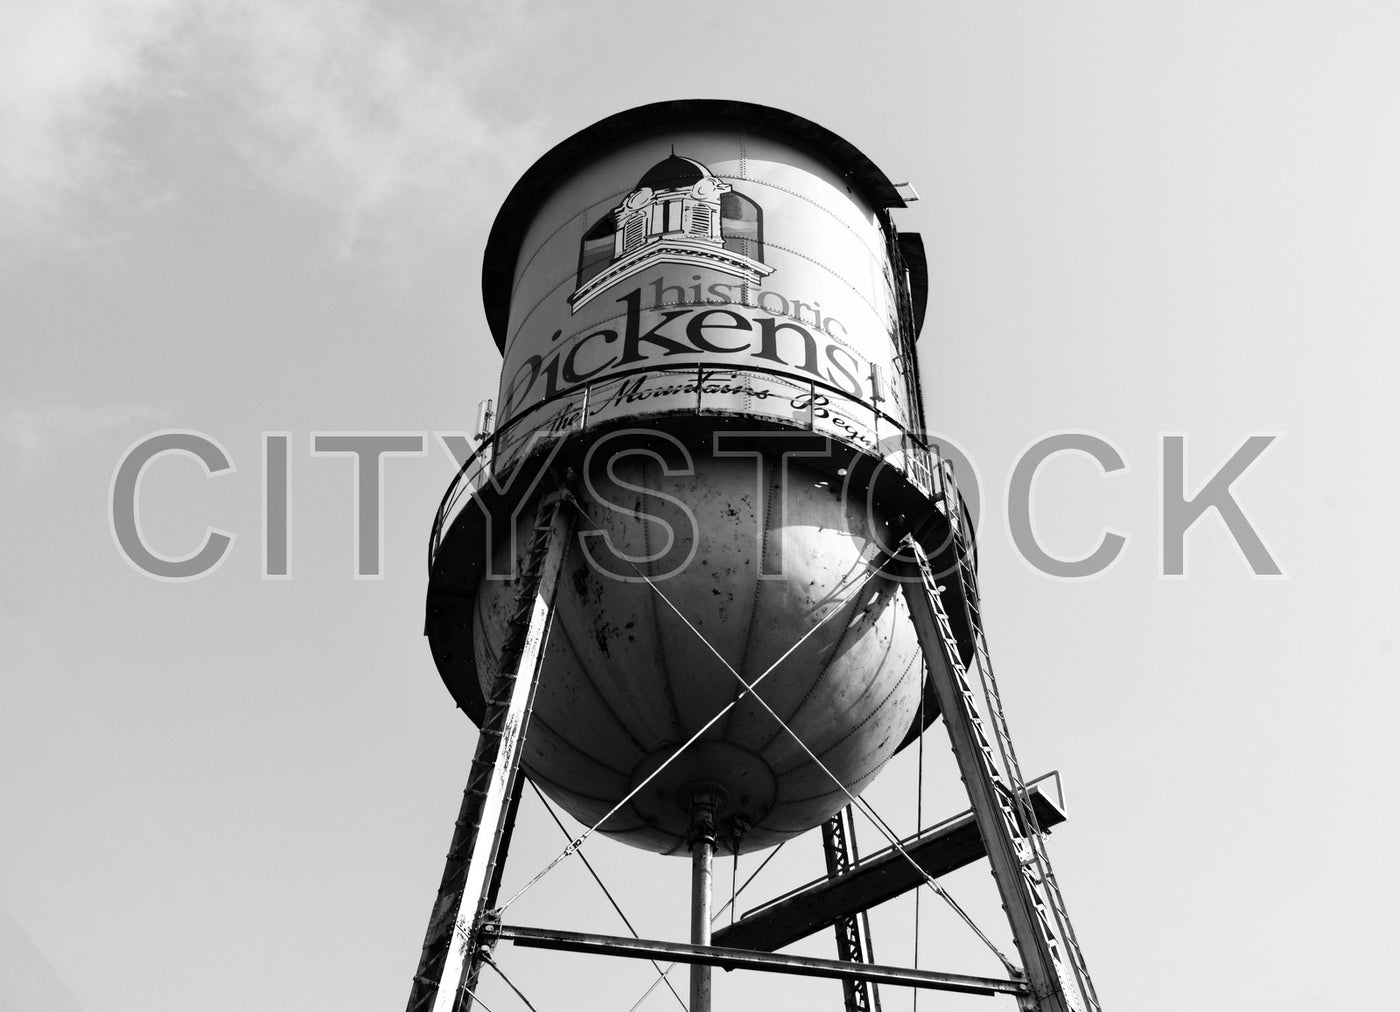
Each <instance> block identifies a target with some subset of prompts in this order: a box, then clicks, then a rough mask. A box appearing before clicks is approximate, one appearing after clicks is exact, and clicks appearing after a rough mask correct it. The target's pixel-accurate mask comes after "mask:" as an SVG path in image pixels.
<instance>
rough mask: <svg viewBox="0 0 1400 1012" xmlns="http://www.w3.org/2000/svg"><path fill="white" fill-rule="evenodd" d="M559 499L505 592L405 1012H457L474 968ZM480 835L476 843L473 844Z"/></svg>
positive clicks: (541, 616)
mask: <svg viewBox="0 0 1400 1012" xmlns="http://www.w3.org/2000/svg"><path fill="white" fill-rule="evenodd" d="M566 495H567V493H563V492H560V493H555V494H552V495H548V496H546V497H545V498H544V499H543V500H541V502H540V505H539V508H538V510H537V511H536V513H535V527H534V530H533V532H532V533H531V536H530V544H529V547H528V548H527V549H526V552H525V566H524V570H523V572H522V573H521V576H520V581H519V585H518V586H517V588H516V593H515V611H514V613H513V615H512V616H511V620H510V625H509V627H508V632H507V634H506V639H505V643H504V644H503V646H502V649H501V657H500V664H499V668H498V670H499V674H498V676H497V678H496V681H495V683H494V684H493V685H492V686H491V693H490V697H489V699H488V700H487V703H486V713H485V716H484V717H483V719H482V722H481V732H480V735H479V736H478V738H477V743H476V752H475V755H474V756H473V757H472V765H471V772H470V773H469V774H468V777H467V786H466V790H465V791H464V792H463V794H462V807H461V810H460V811H459V813H458V815H457V821H456V824H455V826H454V828H453V831H452V844H451V846H450V847H449V848H448V852H447V863H446V866H445V867H444V868H443V873H442V883H441V884H440V885H439V886H438V894H437V900H436V901H435V902H434V904H433V912H432V915H431V917H430V918H429V921H428V932H427V937H426V938H425V940H424V942H423V951H422V955H421V957H420V959H419V964H418V972H417V973H416V974H415V975H414V977H413V988H412V990H411V991H410V993H409V999H408V1012H426V1010H429V1009H432V1010H435V1012H444V1010H447V1009H452V1010H453V1012H464V1010H466V1009H469V1008H470V1007H471V994H470V992H471V991H473V990H475V988H476V982H477V974H478V973H479V971H480V969H481V955H480V950H481V943H480V939H479V937H478V930H479V927H480V922H481V919H482V916H483V915H484V914H485V913H486V912H487V911H489V910H490V909H491V908H492V907H493V906H494V905H495V902H496V896H497V893H498V891H499V888H500V872H501V868H502V866H503V864H504V858H505V853H506V849H507V848H508V847H509V845H510V834H511V830H512V828H513V826H514V824H515V811H516V808H517V807H518V805H519V803H520V789H521V787H522V786H523V781H522V780H521V779H520V778H519V776H518V770H519V763H520V746H521V744H522V742H523V741H524V735H525V729H526V726H527V725H528V723H529V718H530V708H531V706H532V705H533V701H534V694H535V683H536V679H537V677H538V673H539V666H540V662H541V660H542V658H543V653H544V639H545V633H546V632H547V630H548V626H549V618H550V615H551V613H552V609H553V600H554V590H555V587H556V586H557V584H558V576H559V570H560V568H561V567H562V563H563V552H564V549H565V548H566V547H567V546H566V542H567V540H568V533H569V531H570V530H572V513H571V512H570V511H569V510H566V509H563V508H562V504H563V503H564V501H565V498H566ZM483 830H484V831H485V834H484V835H483Z"/></svg>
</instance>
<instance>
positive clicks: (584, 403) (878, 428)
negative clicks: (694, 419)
mask: <svg viewBox="0 0 1400 1012" xmlns="http://www.w3.org/2000/svg"><path fill="white" fill-rule="evenodd" d="M668 374H674V375H676V376H677V377H679V378H680V380H681V385H679V386H676V387H673V388H670V389H666V390H662V391H660V392H656V391H648V392H646V395H645V398H643V399H646V398H651V399H655V400H657V401H658V402H660V401H661V399H662V398H663V397H667V398H670V399H669V400H667V401H666V402H665V403H658V404H657V406H656V407H655V408H653V409H650V410H649V409H648V408H647V407H646V406H645V405H640V406H639V405H636V404H632V403H631V400H632V398H633V397H634V396H636V395H637V390H638V388H637V387H636V386H634V387H633V392H632V393H630V394H629V393H628V391H627V384H628V383H629V382H631V381H636V380H641V379H644V378H646V377H656V376H658V375H668ZM691 377H693V379H691ZM754 378H761V380H762V381H763V382H766V383H768V384H770V385H774V386H780V387H783V388H785V392H795V396H793V397H791V398H790V399H789V401H788V405H789V408H790V409H791V410H790V411H784V410H780V409H777V408H769V407H767V406H760V407H754V406H752V404H751V403H746V405H745V406H743V407H736V406H735V404H736V400H737V399H738V398H739V397H740V396H745V397H746V400H747V401H751V400H752V399H753V398H755V397H756V398H757V399H759V400H760V401H763V400H766V399H767V397H768V396H769V395H770V394H771V390H767V389H764V390H758V391H755V389H754V387H753V385H752V380H753V379H754ZM737 380H747V381H749V383H748V385H746V386H738V387H736V386H734V385H733V383H734V381H737ZM689 382H693V383H694V390H693V392H694V395H695V399H694V401H693V402H692V403H687V404H686V405H681V404H679V403H677V401H676V400H675V398H676V397H677V396H678V395H688V394H690V393H691V392H692V391H691V389H690V387H689ZM707 383H710V384H713V383H721V384H722V386H721V387H720V388H719V390H718V391H715V390H711V391H710V396H709V400H708V402H707V394H706V384H707ZM614 387H615V388H618V389H617V392H616V393H613V394H612V395H611V396H612V399H613V402H614V403H620V402H622V401H624V400H626V401H628V404H627V406H626V407H625V408H624V409H623V410H622V411H620V412H619V413H618V414H617V415H615V416H611V417H605V418H602V419H599V421H608V422H611V421H613V420H615V419H617V420H620V419H623V418H626V419H637V420H640V419H645V418H654V417H661V416H666V417H676V416H685V415H697V416H698V415H705V414H709V415H728V416H742V415H752V416H754V417H755V418H767V419H774V420H778V421H782V422H784V423H786V424H789V425H793V427H794V428H796V429H799V430H802V431H812V432H820V433H823V434H825V435H830V436H832V437H833V438H836V439H838V440H841V441H842V442H844V443H846V444H847V445H850V446H853V447H855V448H856V449H859V450H861V451H862V452H867V453H873V454H874V455H876V456H880V457H883V458H885V459H886V460H892V458H898V460H897V461H892V462H893V463H894V465H895V466H896V467H898V468H899V470H900V471H901V472H903V473H904V474H905V475H906V476H907V477H908V478H909V480H910V482H911V483H912V484H913V485H914V486H915V487H917V488H918V489H919V490H920V491H921V492H923V493H924V494H925V495H929V496H931V497H938V496H941V495H942V493H943V487H944V483H945V482H946V481H948V480H949V478H948V477H947V476H945V475H944V474H943V473H942V471H943V467H942V464H943V462H942V461H941V460H940V459H939V457H938V452H937V449H936V447H933V446H931V445H930V444H928V443H926V442H925V441H924V440H923V439H922V438H921V437H920V436H919V435H918V434H917V433H914V432H912V431H910V430H908V429H906V428H905V426H904V424H903V423H902V422H901V421H900V420H899V419H897V418H895V417H894V416H893V415H891V414H889V413H887V412H885V411H882V410H880V408H878V407H877V406H876V405H875V404H873V403H871V402H869V401H864V400H860V399H858V398H855V397H852V396H851V394H850V393H849V391H847V390H844V389H842V388H841V387H838V386H834V385H832V384H830V383H826V382H823V381H821V380H816V379H798V378H797V377H795V376H793V375H792V373H790V372H785V371H782V370H779V369H766V368H762V367H757V366H746V367H744V368H733V367H730V368H724V369H720V368H715V367H712V366H707V365H704V364H686V365H679V364H677V365H669V366H668V365H664V364H657V365H648V366H645V367H640V368H636V369H628V370H624V371H621V372H613V373H610V374H609V375H608V376H607V377H605V378H601V379H598V380H594V381H591V382H589V383H586V384H583V385H580V386H575V387H571V388H569V389H568V390H564V391H561V392H560V393H557V394H554V395H552V396H550V397H546V398H544V399H543V400H540V401H537V402H535V403H534V404H532V405H531V406H530V407H528V408H526V409H524V410H523V411H519V412H517V413H516V414H514V415H512V416H511V417H510V418H508V419H505V420H504V421H502V422H501V423H500V424H499V425H497V427H496V429H495V431H494V432H492V433H491V435H490V436H489V437H488V438H486V439H484V440H482V442H481V444H480V445H479V446H478V447H477V448H476V450H475V451H474V452H473V453H472V454H471V455H470V456H469V457H467V459H466V460H465V461H463V462H462V464H461V466H460V467H459V468H458V470H457V475H456V477H455V478H454V479H453V480H452V483H451V484H450V485H449V486H448V488H447V492H446V493H445V494H444V495H443V498H442V502H441V504H440V505H439V506H438V510H437V515H436V517H435V518H434V520H433V529H432V535H431V538H430V540H429V544H428V565H429V568H431V566H432V562H433V559H434V558H435V557H436V556H437V551H438V548H439V546H440V545H441V543H442V537H443V535H444V534H445V533H446V531H447V528H448V527H449V526H450V525H451V523H452V520H453V519H454V518H455V517H456V515H457V512H458V511H459V509H460V508H461V506H462V505H463V502H464V500H465V499H467V498H469V497H470V496H471V494H473V493H474V492H475V491H476V490H477V489H478V488H480V487H481V486H482V485H483V484H484V483H485V482H487V481H490V480H491V479H492V476H493V472H495V471H496V468H497V462H498V461H502V460H503V459H504V463H503V464H502V466H503V467H504V468H505V472H506V473H509V469H510V467H511V466H513V464H514V462H516V461H518V460H521V459H523V458H524V457H525V456H528V455H529V453H521V452H518V451H520V450H521V448H522V446H523V445H524V441H525V440H527V439H535V438H542V439H546V440H549V439H562V438H566V437H568V436H572V435H576V434H577V433H579V432H583V431H586V430H587V429H588V428H589V427H590V422H589V419H590V417H596V416H598V415H600V414H602V413H603V412H604V410H605V407H606V404H607V401H606V400H605V399H604V397H603V395H604V394H607V393H609V392H610V390H611V388H614ZM687 401H688V397H687ZM600 402H601V404H602V405H603V406H600ZM835 407H840V408H842V409H843V410H844V412H845V413H844V414H837V413H835V412H834V411H833V408H835ZM837 419H844V421H838V420H837ZM828 420H830V422H829V423H828ZM794 423H796V424H794ZM851 423H857V424H859V425H862V426H868V429H867V431H868V433H869V438H868V440H867V439H865V438H857V435H858V433H857V430H856V428H855V427H854V425H852V424H851ZM594 424H597V422H595V423H594ZM843 429H844V430H845V431H846V432H847V433H849V435H843V432H842V430H843ZM882 432H883V433H884V435H882ZM537 434H538V436H537ZM891 437H897V438H898V446H897V447H894V448H891V449H889V450H888V451H887V448H886V446H885V445H884V444H885V443H886V441H888V440H890V439H891Z"/></svg>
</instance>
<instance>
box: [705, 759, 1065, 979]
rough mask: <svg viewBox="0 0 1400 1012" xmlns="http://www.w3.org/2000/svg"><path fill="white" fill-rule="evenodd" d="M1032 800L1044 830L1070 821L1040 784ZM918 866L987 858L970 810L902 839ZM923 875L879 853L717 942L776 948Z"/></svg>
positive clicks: (723, 933) (939, 869) (953, 866)
mask: <svg viewBox="0 0 1400 1012" xmlns="http://www.w3.org/2000/svg"><path fill="white" fill-rule="evenodd" d="M1029 794H1030V798H1031V804H1032V805H1033V806H1034V807H1035V812H1036V815H1037V817H1038V818H1039V820H1040V826H1041V828H1042V829H1047V828H1049V827H1050V826H1056V825H1059V824H1060V823H1062V822H1064V821H1065V813H1064V810H1063V809H1061V808H1060V806H1059V805H1057V804H1056V803H1055V802H1054V800H1052V799H1051V798H1050V797H1049V796H1048V795H1046V794H1045V793H1044V792H1042V791H1041V789H1040V786H1039V785H1038V784H1032V785H1031V786H1030V788H1029ZM900 844H901V846H903V848H904V849H905V850H906V851H907V852H908V853H909V856H910V857H912V858H913V859H914V861H915V863H916V864H918V866H919V867H920V868H922V869H923V870H924V872H925V873H926V874H928V875H930V876H932V877H933V878H938V877H939V876H941V875H946V874H948V873H949V872H951V871H956V870H957V869H958V868H963V867H966V866H967V865H969V864H972V863H973V862H974V861H977V860H979V859H980V858H983V857H986V856H987V849H986V847H984V846H983V845H982V836H981V834H980V833H979V832H978V831H977V821H976V819H975V817H974V816H973V813H972V812H971V811H967V812H963V813H962V814H961V815H955V816H953V818H951V819H948V820H946V821H944V822H942V823H940V824H939V825H937V826H934V827H932V828H930V829H926V830H924V831H922V832H920V833H917V834H915V835H914V836H911V837H908V838H906V839H904V840H901V841H900ZM923 882H924V880H923V878H922V877H920V875H919V873H918V872H917V871H915V870H914V869H913V868H912V867H911V866H910V864H909V862H908V861H907V860H906V859H905V857H904V855H903V854H900V853H899V852H897V851H896V850H895V849H894V848H893V847H887V848H885V849H884V850H881V851H877V852H876V853H874V854H871V855H870V856H869V857H867V858H865V859H864V860H862V861H860V862H858V863H857V864H855V865H854V866H853V867H852V868H851V869H850V870H849V871H848V872H847V873H846V874H844V875H840V876H837V877H834V878H825V879H819V880H818V881H816V882H813V883H811V884H810V885H807V886H803V887H802V888H801V889H799V890H797V891H796V892H793V893H789V894H788V895H787V896H785V897H782V898H780V899H778V900H777V901H775V902H772V903H769V904H768V905H766V906H763V907H760V908H758V909H757V910H754V911H752V912H750V913H747V914H745V915H744V916H743V917H741V918H740V919H739V920H737V921H735V922H734V923H733V924H731V925H729V926H727V927H724V928H720V929H718V930H717V931H716V932H715V934H714V942H715V944H716V945H727V946H733V947H735V948H740V949H754V950H757V951H761V952H774V951H776V950H778V949H781V948H783V947H784V946H786V945H791V944H792V943H793V942H796V941H798V940H799V939H802V938H806V937H807V936H808V935H811V934H815V933H816V932H818V931H821V930H822V929H823V928H826V927H829V926H831V925H833V924H836V923H838V921H839V920H840V919H841V918H843V917H848V916H850V915H852V914H854V913H855V912H857V911H861V910H869V909H870V908H871V907H874V906H878V905H879V904H881V903H884V902H885V901H886V900H890V899H893V898H894V897H896V896H900V895H902V894H904V893H906V892H908V891H909V890H910V889H914V888H916V887H918V886H920V885H923Z"/></svg>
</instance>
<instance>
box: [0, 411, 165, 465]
mask: <svg viewBox="0 0 1400 1012" xmlns="http://www.w3.org/2000/svg"><path fill="white" fill-rule="evenodd" d="M163 415H164V412H161V411H158V410H156V409H155V408H150V407H145V406H142V405H133V404H105V405H104V404H76V403H72V402H65V401H60V400H52V399H45V398H40V397H38V396H37V395H29V396H28V397H25V398H23V399H20V398H13V397H6V398H0V445H3V446H4V447H5V448H6V450H8V451H9V453H8V454H7V456H10V455H13V460H14V461H15V462H17V464H18V466H17V467H15V466H10V467H7V468H6V470H7V471H9V472H11V473H12V474H13V473H14V472H16V471H22V472H26V473H28V472H32V471H34V470H37V469H40V468H42V467H43V466H44V465H45V464H46V463H47V462H48V461H50V460H52V459H54V458H55V457H57V456H58V455H59V454H61V453H63V452H65V451H67V450H69V449H71V448H72V447H74V446H76V445H78V444H80V443H82V442H85V441H90V440H92V439H94V438H95V437H98V436H101V435H103V434H104V433H107V432H111V431H113V430H115V429H120V428H123V427H125V426H127V425H131V424H133V423H135V422H146V423H150V422H156V421H159V420H160V418H161V417H162V416H163Z"/></svg>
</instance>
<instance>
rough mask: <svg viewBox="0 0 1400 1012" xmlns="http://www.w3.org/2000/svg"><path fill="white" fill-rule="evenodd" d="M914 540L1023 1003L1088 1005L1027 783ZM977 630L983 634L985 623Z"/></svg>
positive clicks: (910, 583) (927, 643)
mask: <svg viewBox="0 0 1400 1012" xmlns="http://www.w3.org/2000/svg"><path fill="white" fill-rule="evenodd" d="M908 547H909V550H910V551H912V552H913V553H914V555H915V563H914V564H913V565H911V566H910V567H909V568H908V570H907V571H906V573H905V574H904V575H905V577H906V579H905V581H904V583H903V587H904V592H905V598H906V600H907V601H908V604H909V612H910V616H911V618H912V619H913V622H914V629H915V631H916V632H917V634H918V637H919V645H920V647H921V648H922V650H923V654H924V660H925V662H926V664H927V665H928V670H929V675H930V680H931V681H932V683H933V686H934V691H935V692H936V694H937V696H938V706H939V709H940V710H941V711H942V714H943V720H944V723H945V724H946V725H947V728H948V737H949V738H950V739H951V741H952V745H953V754H954V756H955V757H956V759H957V763H958V770H959V772H960V773H961V774H962V778H963V782H964V783H965V784H966V785H967V793H968V799H969V800H970V801H971V802H972V810H973V814H974V816H975V817H976V820H977V828H978V830H979V831H980V832H981V834H982V839H983V841H984V843H985V845H986V849H987V858H988V860H989V862H990V864H991V866H992V875H993V877H994V878H995V879H996V884H997V889H998V890H999V891H1000V893H1001V902H1002V906H1003V907H1004V908H1005V909H1006V914H1007V919H1008V920H1009V922H1010V925H1011V933H1012V935H1013V937H1014V938H1015V941H1016V949H1017V952H1018V953H1019V954H1020V956H1021V961H1022V965H1023V966H1024V967H1025V974H1026V979H1027V982H1028V983H1029V984H1030V995H1029V996H1027V997H1025V998H1023V999H1022V1002H1021V1007H1022V1008H1023V1009H1027V1010H1032V1012H1081V1010H1083V1009H1084V1008H1085V1004H1084V1001H1083V999H1082V997H1081V996H1080V994H1079V990H1078V987H1077V986H1076V985H1075V983H1074V978H1073V976H1072V975H1071V974H1070V967H1069V965H1068V963H1067V957H1066V954H1065V953H1064V952H1063V947H1062V945H1061V943H1060V940H1059V938H1058V937H1057V935H1056V933H1055V931H1054V928H1053V925H1052V923H1051V922H1050V920H1049V919H1048V917H1047V914H1046V911H1047V898H1046V896H1045V888H1044V885H1043V883H1042V882H1041V881H1040V879H1039V877H1038V875H1037V873H1036V871H1035V870H1034V868H1033V867H1032V862H1033V860H1034V847H1035V846H1036V845H1038V844H1039V840H1038V839H1037V840H1034V841H1032V840H1031V839H1030V838H1029V834H1031V833H1034V832H1035V830H1034V829H1033V828H1032V827H1029V826H1026V825H1023V824H1022V819H1021V818H1020V816H1019V815H1018V813H1017V810H1016V809H1017V802H1016V798H1015V795H1014V794H1013V791H1017V790H1019V791H1024V789H1025V788H1024V785H1020V784H1008V783H1007V782H1006V780H1005V779H1004V778H1003V776H1002V775H1001V773H1000V772H999V771H998V769H997V766H996V762H995V759H994V757H993V752H992V745H991V741H990V739H989V736H988V733H987V731H986V728H985V727H984V725H983V722H982V718H981V715H980V714H979V712H978V708H977V704H976V700H975V698H974V693H973V690H972V687H971V683H970V681H969V679H968V673H967V669H966V668H965V667H964V666H963V662H962V658H961V657H960V656H959V654H958V649H957V640H956V637H955V636H954V634H953V630H952V627H951V624H950V623H949V621H948V614H947V612H946V610H945V609H944V607H943V602H942V599H941V598H940V596H939V591H938V584H937V581H936V580H935V579H934V577H933V575H932V573H931V572H930V571H929V565H928V560H927V558H926V557H925V556H924V554H923V551H922V549H920V548H919V547H918V546H917V545H913V544H910V545H909V546H908ZM976 632H977V634H978V635H980V634H981V633H980V629H979V630H977V631H976Z"/></svg>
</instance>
